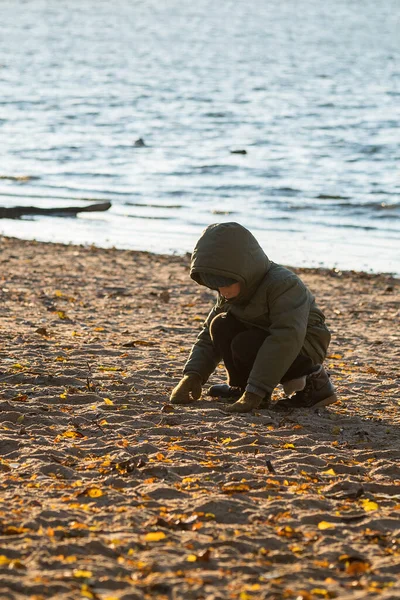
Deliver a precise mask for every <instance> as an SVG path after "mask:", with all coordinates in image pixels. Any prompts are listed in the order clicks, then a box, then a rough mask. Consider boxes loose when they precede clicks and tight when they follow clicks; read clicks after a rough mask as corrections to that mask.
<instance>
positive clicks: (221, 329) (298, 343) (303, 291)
mask: <svg viewBox="0 0 400 600" xmlns="http://www.w3.org/2000/svg"><path fill="white" fill-rule="evenodd" d="M190 277H191V278H192V279H194V281H196V282H197V283H198V284H200V285H204V286H206V287H208V288H209V289H212V290H216V291H217V292H218V298H217V302H216V304H215V306H214V307H213V309H212V310H211V312H210V313H209V315H208V317H207V319H206V321H205V323H204V326H203V328H202V331H201V332H200V334H199V335H198V337H197V340H196V342H195V344H194V345H193V347H192V349H191V351H190V355H189V358H188V360H187V362H186V364H185V367H184V371H183V378H182V379H181V381H180V382H179V383H178V385H177V386H176V387H175V389H174V390H173V391H172V394H171V398H170V401H171V402H172V403H173V404H188V403H191V402H194V401H196V400H198V399H199V398H200V396H201V392H202V386H203V385H204V384H205V383H206V382H207V380H208V378H209V377H210V375H211V374H212V373H213V371H214V370H215V369H216V367H217V365H218V364H219V363H220V361H221V360H222V361H223V362H224V365H225V368H226V371H227V383H226V384H218V385H213V386H211V387H210V389H209V390H208V393H209V395H210V396H214V397H223V398H230V399H234V400H236V401H235V402H234V404H230V405H228V406H227V407H226V409H225V410H226V412H232V413H244V412H248V411H251V410H252V409H255V408H266V407H269V406H270V401H271V394H272V392H273V390H274V388H275V387H276V386H277V385H278V384H279V383H281V384H282V386H283V389H284V392H285V394H286V396H287V397H286V398H285V399H283V400H281V401H280V402H278V403H277V405H276V406H277V408H280V407H282V408H291V407H293V408H317V407H320V406H326V405H328V404H331V403H333V402H336V400H337V396H336V393H335V389H334V387H333V385H332V383H331V381H330V378H329V376H328V374H327V373H326V371H325V369H324V367H323V366H322V363H323V360H324V358H325V356H326V351H327V348H328V345H329V342H330V338H331V336H330V333H329V330H328V329H327V327H326V325H325V317H324V315H323V313H322V312H321V311H320V310H319V309H318V308H317V306H316V304H315V300H314V296H313V295H312V294H311V292H310V291H309V289H308V288H307V287H306V286H305V284H304V283H303V282H302V281H301V279H300V278H299V277H298V276H297V275H296V274H295V273H293V272H292V271H290V270H289V269H286V268H285V267H283V266H281V265H278V264H275V263H273V262H272V261H270V260H269V258H268V257H267V256H266V254H265V253H264V251H263V249H262V248H261V246H260V245H259V243H258V242H257V240H256V239H255V237H254V236H253V235H252V233H250V231H248V230H247V229H246V228H245V227H243V226H242V225H239V224H238V223H219V224H214V225H210V226H209V227H207V229H205V230H204V232H203V234H202V236H201V237H200V239H199V241H198V242H197V244H196V247H195V249H194V251H193V254H192V258H191V266H190Z"/></svg>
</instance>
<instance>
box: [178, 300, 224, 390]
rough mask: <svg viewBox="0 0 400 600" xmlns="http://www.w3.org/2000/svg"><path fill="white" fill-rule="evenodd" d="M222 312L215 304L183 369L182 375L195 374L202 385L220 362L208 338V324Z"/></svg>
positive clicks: (220, 357) (219, 357)
mask: <svg viewBox="0 0 400 600" xmlns="http://www.w3.org/2000/svg"><path fill="white" fill-rule="evenodd" d="M221 312H224V311H223V310H222V309H221V308H220V307H219V306H218V305H217V304H216V305H215V306H214V308H213V309H212V310H211V311H210V313H209V314H208V317H207V318H206V320H205V321H204V323H203V328H202V330H201V331H200V333H199V335H198V336H197V339H196V342H195V343H194V345H193V346H192V349H191V351H190V354H189V358H188V360H187V362H186V364H185V367H184V369H183V373H184V375H186V374H187V373H197V374H198V375H200V377H201V378H202V381H203V383H205V382H206V381H207V379H208V378H209V377H210V375H211V373H212V372H213V371H214V370H215V369H216V367H217V365H218V363H219V362H220V361H221V359H222V356H220V355H219V354H218V353H217V352H216V350H215V347H214V344H213V343H212V341H211V337H210V329H209V327H210V323H211V321H212V320H213V319H214V317H216V316H217V315H218V314H219V313H221Z"/></svg>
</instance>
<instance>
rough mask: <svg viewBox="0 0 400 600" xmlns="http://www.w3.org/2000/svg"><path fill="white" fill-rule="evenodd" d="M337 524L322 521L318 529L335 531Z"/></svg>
mask: <svg viewBox="0 0 400 600" xmlns="http://www.w3.org/2000/svg"><path fill="white" fill-rule="evenodd" d="M335 527H336V524H335V523H328V521H320V522H319V523H318V529H335Z"/></svg>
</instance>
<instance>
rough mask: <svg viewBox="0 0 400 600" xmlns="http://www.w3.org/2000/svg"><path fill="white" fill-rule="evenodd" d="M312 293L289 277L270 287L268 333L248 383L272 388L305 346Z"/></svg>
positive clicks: (266, 388)
mask: <svg viewBox="0 0 400 600" xmlns="http://www.w3.org/2000/svg"><path fill="white" fill-rule="evenodd" d="M311 299H312V296H311V294H310V293H309V292H308V290H307V288H306V287H305V286H304V285H303V283H302V282H301V281H298V280H295V279H292V278H288V279H287V280H286V281H284V282H282V281H281V282H279V284H278V285H275V286H273V287H272V289H270V290H269V291H268V298H267V306H268V312H269V321H270V323H271V325H270V327H269V335H268V336H267V337H266V339H265V341H264V343H263V344H262V346H261V348H260V349H259V351H258V354H257V357H256V360H255V361H254V364H253V368H252V370H251V372H250V375H249V379H248V383H249V384H250V385H252V386H255V387H257V388H260V389H262V390H265V391H266V392H272V390H273V389H274V388H275V387H276V386H277V385H278V383H279V382H280V380H281V379H282V377H283V376H284V374H285V373H286V371H287V370H288V369H289V367H290V366H291V364H292V363H293V361H294V360H295V358H296V357H297V356H298V354H299V353H300V350H301V348H302V346H303V343H304V340H305V337H306V332H307V323H308V315H309V312H310V300H311Z"/></svg>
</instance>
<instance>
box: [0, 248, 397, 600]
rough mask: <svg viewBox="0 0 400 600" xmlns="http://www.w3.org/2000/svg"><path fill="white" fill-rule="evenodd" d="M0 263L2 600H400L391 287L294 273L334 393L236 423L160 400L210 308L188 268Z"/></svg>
mask: <svg viewBox="0 0 400 600" xmlns="http://www.w3.org/2000/svg"><path fill="white" fill-rule="evenodd" d="M272 258H273V257H272ZM0 263H1V271H0V277H1V285H0V297H1V304H0V314H1V338H2V347H1V352H0V475H1V479H0V481H1V484H0V546H1V547H0V598H1V600H3V599H20V598H30V599H32V600H41V599H47V598H57V599H61V600H64V599H65V600H67V599H68V600H76V599H77V598H94V599H95V600H96V599H100V600H106V599H108V600H116V599H121V600H122V599H123V600H133V599H138V600H139V599H146V598H160V599H164V598H165V599H168V600H175V599H176V600H178V599H179V600H180V599H182V600H191V599H206V600H225V599H231V598H232V599H238V600H250V599H253V598H254V599H259V598H265V599H268V600H281V599H282V600H283V599H289V600H290V599H294V600H295V599H297V600H315V599H318V598H340V600H349V599H352V600H353V599H354V600H356V599H360V598H375V597H377V598H379V599H382V600H389V599H392V600H394V599H395V598H396V599H398V598H399V596H400V582H399V573H400V540H399V533H400V467H399V458H400V416H399V413H400V392H399V389H400V386H399V384H400V344H399V316H400V281H399V280H398V279H397V280H396V279H393V278H391V277H390V276H389V275H368V274H365V273H355V272H338V271H335V270H318V269H315V270H314V269H296V272H298V273H299V274H300V276H301V277H302V278H303V279H304V281H305V282H306V283H307V284H308V285H309V287H310V288H311V290H312V291H313V292H314V294H315V295H316V297H317V300H318V304H319V306H320V307H321V308H322V309H323V310H324V312H325V314H326V316H327V322H328V324H329V326H330V328H331V330H332V333H333V340H332V344H331V347H330V352H329V357H328V358H327V361H326V365H327V368H328V370H329V372H330V373H331V376H332V380H333V381H334V383H335V385H336V386H337V389H338V392H339V395H340V400H339V401H338V402H337V403H336V404H334V405H331V406H329V407H327V408H323V409H320V410H318V411H305V410H304V411H300V410H295V411H289V412H286V413H282V412H278V411H277V410H274V409H270V410H258V411H255V412H254V413H252V414H248V415H239V416H238V415H235V416H231V415H226V414H224V413H223V411H222V410H221V408H223V403H222V402H218V401H212V400H211V399H210V398H207V396H206V395H205V394H204V395H203V397H202V398H201V400H200V401H199V402H197V403H195V404H193V405H191V406H187V407H172V406H171V405H169V403H168V396H169V393H170V391H171V389H172V388H173V387H174V386H175V385H176V383H177V382H178V380H179V377H180V375H181V372H182V366H183V364H184V362H185V359H186V357H187V355H188V352H189V349H190V346H191V345H192V343H193V341H194V339H195V336H196V333H197V332H198V330H199V328H200V326H201V322H202V320H203V318H204V317H205V316H206V314H207V313H208V310H209V308H210V307H211V305H212V302H213V297H214V296H213V294H212V293H211V292H209V291H207V290H206V289H205V288H202V287H199V286H197V285H196V284H195V283H193V282H191V280H190V279H189V277H188V265H189V257H188V256H184V257H181V256H180V257H171V256H159V255H153V254H149V253H144V252H131V251H122V250H114V249H111V250H104V249H98V248H95V247H80V246H63V245H57V244H44V243H35V242H29V241H20V240H17V239H13V238H11V239H10V238H1V244H0ZM222 381H224V370H223V369H222V368H221V369H218V370H217V373H216V374H215V375H213V377H212V379H211V380H210V383H216V382H222ZM279 393H280V392H279V390H278V394H279Z"/></svg>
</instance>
